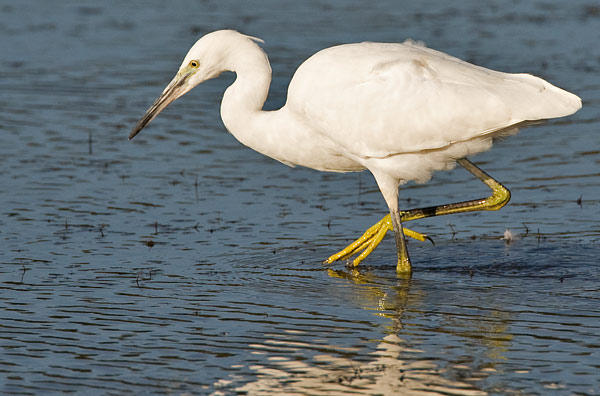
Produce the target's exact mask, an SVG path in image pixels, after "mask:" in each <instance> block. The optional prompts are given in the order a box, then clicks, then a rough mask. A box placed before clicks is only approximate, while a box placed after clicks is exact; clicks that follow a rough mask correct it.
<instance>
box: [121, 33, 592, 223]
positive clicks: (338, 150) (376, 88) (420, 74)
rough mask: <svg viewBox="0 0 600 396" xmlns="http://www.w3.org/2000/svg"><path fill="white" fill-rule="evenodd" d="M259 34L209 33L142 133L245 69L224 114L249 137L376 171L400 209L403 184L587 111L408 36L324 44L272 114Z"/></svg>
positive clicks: (562, 94)
mask: <svg viewBox="0 0 600 396" xmlns="http://www.w3.org/2000/svg"><path fill="white" fill-rule="evenodd" d="M256 41H259V40H258V39H255V38H253V37H250V36H246V35H243V34H240V33H238V32H236V31H232V30H222V31H216V32H213V33H210V34H207V35H206V36H204V37H202V38H201V39H200V40H198V41H197V42H196V44H194V46H193V47H192V48H191V49H190V51H189V52H188V54H187V55H186V57H185V59H184V61H183V63H182V65H181V67H180V69H179V72H178V74H177V76H176V77H175V78H174V79H173V81H171V83H170V84H169V85H168V86H167V88H166V89H165V90H164V92H163V94H162V95H161V96H160V97H159V98H158V99H157V101H156V102H155V103H154V105H153V106H152V107H151V108H150V109H149V110H148V112H147V113H146V115H145V116H144V118H142V120H140V122H139V123H138V125H137V126H136V127H135V128H134V129H133V131H132V132H131V134H130V138H132V137H133V136H135V135H136V134H137V133H138V132H139V131H140V130H141V129H142V128H143V127H144V126H145V125H146V124H147V123H148V122H150V121H151V120H152V119H153V118H154V117H155V116H156V115H157V114H158V113H159V112H160V111H161V110H162V109H164V108H165V107H166V106H167V105H168V104H169V103H170V102H171V101H173V100H175V99H176V98H178V97H180V96H181V95H183V94H185V93H186V92H188V91H189V90H190V89H192V88H193V87H194V86H196V85H198V84H199V83H201V82H203V81H205V80H207V79H210V78H214V77H217V76H218V75H219V74H220V73H221V72H223V71H233V72H235V73H236V74H237V78H236V80H235V82H234V83H233V84H232V85H231V86H230V87H229V88H227V90H226V91H225V94H224V96H223V101H222V104H221V116H222V118H223V122H224V123H225V126H226V127H227V129H228V130H229V132H231V133H232V134H233V135H234V136H235V137H236V138H237V139H238V140H239V141H240V142H242V143H243V144H245V145H247V146H249V147H251V148H253V149H254V150H256V151H258V152H260V153H262V154H264V155H267V156H269V157H272V158H274V159H276V160H278V161H281V162H283V163H285V164H288V165H291V166H293V165H301V166H306V167H309V168H313V169H317V170H324V171H334V172H347V171H359V170H363V169H365V168H366V169H369V170H370V171H371V172H372V173H373V175H374V176H375V178H376V180H377V183H378V185H379V187H380V189H381V191H382V193H383V196H384V198H385V200H386V202H387V204H388V206H389V208H390V211H391V212H394V211H396V212H397V211H398V202H397V199H398V186H399V184H402V183H405V182H407V181H410V180H416V181H419V182H424V181H426V180H428V179H429V178H430V176H431V173H432V172H434V171H437V170H442V169H448V168H451V167H452V166H454V164H455V161H456V160H457V159H461V158H464V157H466V156H469V155H473V154H476V153H479V152H482V151H485V150H487V149H489V148H490V147H491V145H492V141H493V139H494V138H495V137H497V136H505V135H510V134H514V133H516V132H517V130H518V127H519V126H520V124H524V123H527V122H530V121H536V120H544V119H549V118H555V117H562V116H566V115H569V114H572V113H574V112H576V111H577V110H578V109H579V108H581V100H580V99H579V98H578V97H577V96H575V95H573V94H571V93H569V92H567V91H564V90H562V89H560V88H557V87H555V86H553V85H552V84H550V83H548V82H546V81H544V80H542V79H540V78H538V77H534V76H532V75H529V74H508V73H502V72H498V71H493V70H489V69H486V68H483V67H479V66H475V65H472V64H470V63H467V62H464V61H462V60H460V59H457V58H454V57H452V56H450V55H447V54H444V53H442V52H439V51H435V50H433V49H429V48H426V47H424V46H422V45H419V44H416V43H414V42H412V41H407V42H405V43H403V44H387V43H370V42H365V43H358V44H346V45H340V46H336V47H332V48H328V49H324V50H322V51H319V52H317V53H316V54H314V55H313V56H311V57H310V58H309V59H307V60H306V61H305V62H304V63H303V64H302V65H301V66H300V67H299V68H298V70H297V71H296V73H295V74H294V77H293V78H292V81H291V83H290V86H289V90H288V98H287V103H286V105H285V106H284V107H282V108H281V109H279V110H275V111H263V110H262V106H263V104H264V102H265V100H266V98H267V93H268V89H269V85H270V81H271V68H270V65H269V61H268V59H267V56H266V54H265V53H264V52H263V51H262V49H261V48H260V47H259V46H258V45H257V44H256Z"/></svg>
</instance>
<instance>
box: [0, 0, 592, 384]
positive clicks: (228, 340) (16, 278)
mask: <svg viewBox="0 0 600 396" xmlns="http://www.w3.org/2000/svg"><path fill="white" fill-rule="evenodd" d="M243 4H244V7H241V6H240V3H239V2H231V1H204V2H191V1H189V2H176V3H174V4H169V5H167V3H164V2H129V3H127V5H123V4H122V2H116V1H114V2H105V3H102V4H99V3H97V2H91V1H90V2H81V1H65V2H60V5H58V6H57V5H56V4H55V3H53V2H42V1H31V2H22V1H16V0H14V1H10V0H9V1H5V2H3V3H2V5H1V6H0V48H1V49H2V53H3V56H2V58H0V76H1V78H0V92H2V95H1V96H0V166H1V169H2V173H1V176H0V207H1V210H0V284H1V289H0V310H1V311H0V312H1V313H0V319H1V320H0V352H1V353H0V393H3V394H49V393H67V392H70V393H77V394H79V393H83V392H86V393H93V394H115V395H117V394H132V393H135V394H165V393H168V394H198V395H201V394H214V395H221V394H226V395H228V394H261V395H262V394H269V393H273V394H311V395H312V394H402V392H403V393H404V394H446V395H447V394H461V395H462V394H473V395H485V394H497V395H501V394H502V395H505V394H516V395H519V394H527V395H531V394H540V395H548V394H557V395H563V394H564V395H567V394H587V395H595V394H599V393H600V391H599V390H598V389H600V375H599V374H598V371H599V370H598V369H599V368H600V363H599V362H600V339H599V337H598V328H599V327H600V308H599V306H600V304H599V302H600V301H599V300H600V294H599V291H600V282H599V281H598V279H599V272H600V263H599V259H598V257H599V256H600V248H599V246H598V243H599V241H600V225H599V224H600V223H599V222H598V220H599V216H598V213H599V210H598V209H599V206H600V199H599V196H600V194H599V192H600V166H599V165H600V134H598V129H599V126H600V114H599V105H598V104H599V102H600V101H599V98H600V83H599V80H598V74H599V71H600V49H599V47H598V45H597V40H598V33H597V32H598V31H600V8H599V7H598V6H597V5H595V4H594V3H593V2H587V1H572V2H569V3H568V4H567V3H566V2H558V1H538V2H519V1H515V2H512V3H511V6H510V7H507V6H506V3H505V2H499V1H498V2H487V3H485V5H482V3H481V2H477V1H471V2H469V1H465V2H461V3H459V4H453V5H448V3H447V2H442V1H437V2H435V1H427V2H415V3H407V4H402V5H400V4H398V2H392V1H380V2H377V3H374V4H369V6H368V7H367V6H365V5H364V4H363V3H362V2H341V1H334V2H327V3H325V2H291V1H285V2H280V1H277V2H275V1H272V2H271V1H267V2H264V1H262V2H244V3H243ZM223 27H233V28H236V29H238V30H241V31H244V32H245V33H248V34H252V35H256V36H260V37H262V38H263V39H265V41H266V43H265V45H264V48H265V49H266V51H267V52H268V53H269V55H270V58H271V62H272V66H273V71H274V80H273V85H272V89H271V93H270V96H269V100H268V103H267V107H269V108H276V107H278V106H280V105H281V104H282V103H283V102H284V101H285V93H286V86H287V83H288V82H289V78H290V77H291V74H292V72H293V70H294V69H295V68H296V67H297V66H298V65H299V64H300V62H301V61H302V60H303V59H305V58H306V57H308V56H309V55H310V54H312V53H313V52H315V51H316V50H318V49H320V48H324V47H327V46H330V45H334V44H337V43H342V42H352V41H362V40H378V41H403V40H404V39H405V38H406V37H412V38H414V39H419V40H423V41H424V42H425V43H427V44H428V45H429V46H431V47H433V48H437V49H440V50H443V51H445V52H448V53H450V54H453V55H456V56H459V57H461V58H464V59H467V60H469V61H472V62H475V63H477V64H480V65H483V66H487V67H490V68H495V69H499V70H504V71H511V72H522V71H527V72H531V73H533V74H537V75H540V76H542V77H544V78H547V79H548V80H550V81H551V82H553V83H555V84H556V85H558V86H561V87H564V88H567V89H569V90H571V91H573V92H575V93H577V94H578V95H580V96H581V97H582V98H583V100H584V108H583V109H582V110H581V111H580V112H579V113H577V114H576V115H574V116H572V117H569V118H567V119H561V120H556V121H552V122H549V123H547V124H544V125H541V126H537V127H533V128H529V129H527V130H524V131H522V133H520V134H519V135H517V136H515V137H512V138H510V139H507V140H506V141H503V142H499V143H498V144H496V145H495V147H494V149H493V150H491V151H490V152H488V153H485V154H482V155H479V156H478V157H475V158H474V161H475V162H476V163H478V164H479V165H481V166H482V167H483V168H484V169H486V170H487V171H488V172H489V173H490V174H492V175H494V176H495V177H496V178H498V179H499V180H501V181H503V182H505V184H506V185H507V186H508V187H509V188H510V189H511V191H512V193H513V199H512V201H511V203H510V204H509V205H508V206H507V207H505V208H503V209H502V210H501V211H499V212H489V213H477V214H467V215H460V216H452V217H445V218H444V217H440V218H433V219H426V220H422V221H418V222H415V223H414V224H410V226H411V227H412V228H414V229H415V230H417V231H421V232H425V233H427V234H429V235H431V236H432V237H433V238H434V240H435V241H436V245H435V246H432V245H431V244H428V243H427V244H421V243H418V242H410V251H411V254H412V258H413V261H414V265H415V268H416V272H415V274H414V275H413V277H412V279H410V280H405V279H398V278H397V276H396V274H395V271H394V262H395V248H394V243H393V238H389V237H388V239H386V240H385V241H384V243H383V244H382V245H381V247H380V248H379V249H377V251H376V252H375V253H373V255H371V256H370V257H369V259H368V260H367V261H366V262H364V263H363V264H364V265H361V267H360V269H359V271H350V270H348V269H346V268H345V267H344V266H343V264H337V265H334V266H332V267H326V266H323V265H322V264H321V261H322V260H323V259H324V258H325V257H327V256H328V255H329V254H331V253H332V252H334V251H336V250H338V249H340V248H342V247H343V246H345V244H346V243H348V242H349V241H350V239H351V238H352V237H356V236H358V235H359V234H360V232H361V231H362V230H364V229H365V228H366V227H367V226H369V225H371V224H372V223H374V222H375V221H377V220H378V218H380V217H381V216H382V215H383V214H384V213H385V210H386V209H385V204H384V203H383V200H382V199H381V197H380V195H379V192H378V191H377V188H376V186H375V184H374V182H373V180H372V177H371V176H370V175H369V174H367V173H362V174H326V173H318V172H315V171H311V170H308V169H301V168H295V169H290V168H288V167H286V166H284V165H282V164H279V163H277V162H275V161H273V160H270V159H268V158H265V157H262V156H260V155H259V154H257V153H254V152H253V151H251V150H249V149H247V148H245V147H243V146H242V145H240V144H239V143H238V142H237V141H235V139H234V138H233V137H232V136H231V135H229V134H227V133H226V132H225V130H224V127H223V126H222V123H221V121H220V119H219V116H218V106H219V101H220V98H221V95H222V92H223V90H224V88H225V87H226V85H227V84H228V83H230V82H231V81H232V76H224V77H223V78H221V79H219V80H215V81H211V82H208V83H206V84H204V85H203V86H202V87H200V88H197V89H196V90H194V91H192V92H191V93H190V94H188V95H186V96H185V97H184V98H182V99H180V100H178V101H177V102H176V103H175V104H174V105H172V106H171V107H169V109H167V110H166V111H165V112H163V114H161V115H160V117H158V118H157V119H156V120H155V121H154V122H153V123H152V125H151V126H150V127H149V128H148V129H147V130H144V131H143V132H142V133H141V134H140V135H139V136H138V137H136V139H135V140H134V141H132V142H127V139H126V137H127V134H128V132H129V130H130V128H131V127H132V126H133V125H134V124H135V122H136V121H137V120H138V118H139V117H141V116H142V114H143V113H144V111H145V110H146V108H147V107H148V106H149V105H150V104H151V102H152V101H153V100H154V98H155V97H156V96H157V95H158V94H159V93H160V92H161V90H162V88H163V86H164V85H165V84H166V83H167V82H168V81H169V80H170V79H171V77H172V75H173V74H174V73H175V70H176V69H177V67H178V66H179V64H180V61H181V59H182V57H183V56H184V54H185V53H186V51H187V50H188V48H189V46H190V45H191V44H192V43H193V42H194V41H195V40H196V39H197V38H198V37H199V36H200V35H202V34H203V33H205V32H208V31H211V30H215V29H218V28H223ZM486 193H487V191H486V189H485V186H483V185H481V183H479V182H478V181H476V180H472V177H469V175H468V174H467V172H465V171H463V170H460V169H456V170H454V171H452V172H445V173H439V174H436V175H435V176H434V178H433V179H432V180H431V181H430V182H429V183H428V184H426V185H415V184H409V185H407V186H405V187H404V188H403V189H402V190H401V199H402V205H403V206H405V207H415V206H428V205H434V204H438V203H445V202H451V201H458V200H463V199H467V198H472V197H473V198H474V197H478V196H483V195H484V194H486ZM506 229H510V230H511V232H512V233H513V235H514V236H515V238H514V239H513V240H512V241H511V242H510V243H507V242H506V241H504V240H502V237H503V235H504V233H505V230H506Z"/></svg>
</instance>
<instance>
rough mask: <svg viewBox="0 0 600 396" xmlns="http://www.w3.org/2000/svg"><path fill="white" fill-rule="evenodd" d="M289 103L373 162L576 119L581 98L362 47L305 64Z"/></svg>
mask: <svg viewBox="0 0 600 396" xmlns="http://www.w3.org/2000/svg"><path fill="white" fill-rule="evenodd" d="M287 106H288V107H289V108H290V109H291V110H292V111H294V112H295V113H296V114H297V115H298V116H299V117H301V118H302V119H303V120H304V121H305V122H306V123H307V124H308V125H310V127H311V128H312V129H313V130H315V131H317V132H319V133H322V134H323V135H325V136H327V137H328V138H329V139H331V140H332V141H333V142H334V143H336V144H337V145H339V146H341V147H343V148H344V149H345V150H347V151H348V152H350V153H352V154H353V155H356V156H359V157H363V158H367V157H386V156H390V155H396V154H401V153H409V152H418V151H422V150H433V149H437V148H442V147H446V146H448V145H449V144H452V143H454V142H459V141H466V140H469V139H473V138H475V137H478V136H482V135H485V134H488V133H493V132H495V131H499V130H502V129H505V128H507V127H509V126H511V125H514V124H517V123H519V122H522V121H526V120H537V119H546V118H553V117H559V116H563V115H567V114H571V113H573V112H574V111H576V110H577V109H578V108H579V107H581V101H580V100H579V98H577V97H576V96H575V95H572V94H570V93H568V92H566V91H563V90H561V89H559V88H556V87H554V86H553V85H551V84H549V83H547V82H546V81H544V80H542V79H540V78H537V77H534V76H531V75H528V74H507V73H501V72H496V71H492V70H489V69H485V68H482V67H478V66H475V65H472V64H469V63H467V62H464V61H461V60H459V59H457V58H454V57H451V56H449V55H447V54H444V53H442V52H438V51H435V50H432V49H428V48H425V47H422V46H419V45H414V44H406V43H405V44H383V43H360V44H348V45H342V46H338V47H332V48H329V49H326V50H323V51H320V52H318V53H317V54H315V55H313V56H312V57H311V58H309V59H308V60H307V61H306V62H305V63H303V64H302V65H301V66H300V67H299V68H298V70H297V72H296V74H295V75H294V78H293V79H292V82H291V83H290V87H289V91H288V101H287Z"/></svg>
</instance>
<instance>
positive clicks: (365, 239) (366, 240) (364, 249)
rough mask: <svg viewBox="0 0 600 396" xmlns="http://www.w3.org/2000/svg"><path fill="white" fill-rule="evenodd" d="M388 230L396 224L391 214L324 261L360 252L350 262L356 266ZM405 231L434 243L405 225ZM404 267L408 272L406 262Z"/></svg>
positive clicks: (410, 235) (343, 258)
mask: <svg viewBox="0 0 600 396" xmlns="http://www.w3.org/2000/svg"><path fill="white" fill-rule="evenodd" d="M388 231H394V226H393V225H392V218H391V216H390V215H389V214H388V215H386V216H385V217H384V218H383V219H381V220H379V221H378V222H377V223H375V224H374V225H373V226H371V227H370V228H369V229H368V230H367V231H365V233H364V234H362V236H361V237H360V238H358V239H357V240H355V241H354V242H352V243H351V244H350V245H348V246H346V247H345V248H344V249H343V250H341V251H339V252H338V253H336V254H333V255H331V256H329V258H328V259H327V260H325V261H324V262H323V263H324V264H331V263H333V262H334V261H338V260H346V259H348V258H349V257H351V256H353V255H355V254H357V253H358V252H360V254H359V255H358V256H357V257H356V258H355V259H354V260H352V262H351V263H350V266H352V267H356V266H357V265H358V264H360V263H361V261H363V260H364V259H365V258H366V257H367V256H368V255H369V254H371V252H373V250H375V248H376V247H377V246H378V245H379V244H380V243H381V241H382V240H383V237H384V236H385V234H386V233H387V232H388ZM403 231H404V235H406V236H407V237H411V238H413V239H416V240H419V241H421V242H424V241H425V240H429V241H431V243H433V240H432V239H431V238H430V237H428V236H427V235H425V234H421V233H419V232H416V231H413V230H409V229H407V228H405V227H403ZM400 261H401V260H400V259H399V264H398V266H397V269H398V271H400V267H401V266H400ZM402 268H403V271H402V272H406V263H404V264H403V266H402ZM408 268H410V261H408ZM408 272H410V269H409V270H408Z"/></svg>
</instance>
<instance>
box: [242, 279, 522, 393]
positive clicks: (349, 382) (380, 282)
mask: <svg viewBox="0 0 600 396" xmlns="http://www.w3.org/2000/svg"><path fill="white" fill-rule="evenodd" d="M327 272H328V274H329V276H331V277H334V278H338V279H345V280H347V281H348V282H350V283H353V284H355V285H356V286H358V287H356V288H355V289H353V293H352V294H351V300H350V301H348V304H356V305H359V306H361V307H362V308H363V309H366V310H370V311H373V312H374V313H375V314H376V315H378V316H380V317H384V318H387V319H389V324H388V325H387V326H386V328H385V335H384V336H383V337H382V338H381V339H380V341H379V343H378V344H377V345H376V347H375V349H374V350H373V352H371V353H370V356H371V358H372V359H371V360H370V361H368V362H364V361H356V360H353V359H352V357H351V355H350V354H337V355H334V354H332V353H327V352H324V353H322V354H319V355H316V356H314V357H313V358H312V359H310V360H309V359H301V360H300V359H296V358H294V357H293V356H284V355H277V354H275V353H273V354H272V356H269V357H268V361H269V363H268V364H264V365H255V366H252V369H253V370H254V371H255V373H256V375H257V379H256V381H254V382H251V383H247V384H245V385H243V386H241V387H239V388H238V389H236V391H238V392H243V393H245V394H249V395H268V394H328V395H346V394H349V393H353V392H355V393H360V394H362V393H366V394H381V395H398V394H406V395H432V394H444V395H447V394H460V395H486V394H487V393H486V392H485V391H484V390H482V389H480V388H479V387H478V386H477V382H476V379H481V378H485V377H486V376H487V375H488V374H489V373H490V372H494V371H495V368H494V367H493V366H494V365H493V363H490V362H494V361H498V360H502V359H503V353H504V352H505V349H506V347H507V346H508V344H509V343H510V336H509V335H507V334H506V329H507V323H508V319H509V318H508V313H506V312H505V311H502V310H500V309H495V310H491V313H490V317H484V316H482V317H481V318H479V319H478V320H471V319H469V320H467V321H465V322H464V323H461V324H457V323H454V322H455V321H457V320H459V319H457V318H456V316H453V315H451V314H450V313H448V314H443V315H442V317H443V318H444V319H443V324H442V325H441V328H440V329H437V330H439V332H440V333H446V332H448V333H452V334H453V335H455V336H459V337H466V338H468V339H469V340H476V341H475V342H479V346H483V347H484V348H483V350H484V351H486V352H484V356H478V357H476V356H473V357H472V359H471V360H470V359H464V360H463V361H462V362H461V363H459V364H458V363H457V364H452V363H449V364H448V365H447V366H446V367H440V366H439V365H438V364H436V363H435V361H433V360H432V359H431V358H422V357H420V355H422V353H423V351H422V350H420V349H419V347H418V345H415V344H414V343H412V344H411V342H409V341H407V339H408V338H410V332H407V331H406V329H404V326H405V323H404V322H405V321H410V320H411V318H413V317H414V316H415V315H417V316H425V315H427V314H428V312H427V308H425V307H426V306H427V305H426V302H427V301H426V300H427V297H428V295H427V294H428V293H427V288H426V287H422V286H421V285H420V284H419V282H416V281H415V280H414V279H412V278H411V277H410V276H408V277H405V278H397V277H396V274H394V276H393V278H392V277H390V278H385V277H379V276H377V275H375V274H374V273H371V272H369V271H364V270H362V271H360V270H357V269H346V270H332V269H329V270H327ZM407 314H408V315H410V316H409V318H408V319H406V318H405V315H407ZM446 326H447V327H446ZM444 327H445V328H444ZM403 334H406V335H407V339H403V337H402V335H403ZM272 341H273V343H274V344H273V345H275V344H277V345H281V343H282V341H283V340H282V339H276V340H275V339H274V340H272ZM284 343H285V342H284ZM267 344H269V342H268V341H267ZM289 344H290V346H293V345H295V344H297V343H294V342H292V341H290V342H289ZM331 349H332V350H336V349H340V348H337V347H336V346H333V345H332V346H331ZM479 349H481V348H479ZM320 350H321V351H323V350H324V349H323V348H320ZM475 359H479V360H485V362H486V364H475V363H473V361H474V360H475Z"/></svg>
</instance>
